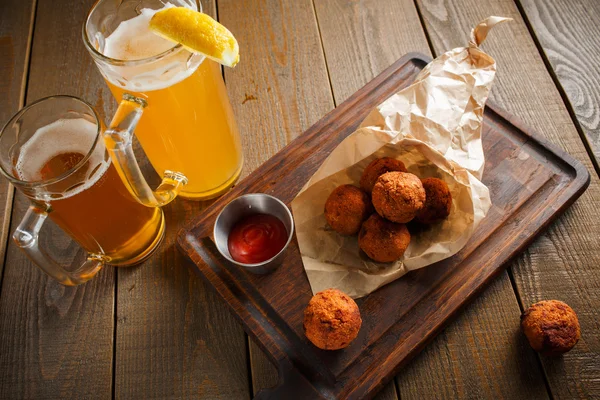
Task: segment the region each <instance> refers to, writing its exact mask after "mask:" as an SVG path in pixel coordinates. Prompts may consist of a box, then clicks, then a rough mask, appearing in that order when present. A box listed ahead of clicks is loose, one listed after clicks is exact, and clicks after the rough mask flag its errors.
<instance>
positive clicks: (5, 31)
mask: <svg viewBox="0 0 600 400" xmlns="http://www.w3.org/2000/svg"><path fill="white" fill-rule="evenodd" d="M34 16H35V0H28V1H19V0H12V1H3V2H2V4H0V54H1V56H0V93H2V96H0V126H4V124H5V123H6V122H8V119H9V118H11V117H12V116H13V115H14V113H16V112H17V111H18V110H19V109H20V108H21V107H23V104H24V103H25V81H26V78H27V69H28V67H29V52H30V49H31V36H32V31H33V19H34ZM13 194H14V188H13V187H12V185H10V184H9V183H8V181H7V180H6V179H4V177H0V210H2V214H1V216H0V285H1V284H2V271H3V269H4V254H5V251H6V245H7V242H8V237H9V234H10V231H9V230H10V215H11V211H12V203H13ZM0 289H1V288H0Z"/></svg>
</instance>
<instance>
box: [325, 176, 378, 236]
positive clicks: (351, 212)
mask: <svg viewBox="0 0 600 400" xmlns="http://www.w3.org/2000/svg"><path fill="white" fill-rule="evenodd" d="M372 212H373V205H372V204H371V199H369V195H368V194H366V193H365V192H363V191H362V190H360V189H359V188H357V187H356V186H352V185H342V186H338V187H337V188H336V189H335V190H334V191H333V192H331V194H330V195H329V198H327V201H326V202H325V219H327V223H328V224H329V226H331V227H332V228H333V230H334V231H336V232H338V233H340V234H342V235H355V234H357V233H358V231H359V230H360V226H361V224H362V222H363V221H364V220H365V219H367V218H368V217H369V215H370V214H371V213H372Z"/></svg>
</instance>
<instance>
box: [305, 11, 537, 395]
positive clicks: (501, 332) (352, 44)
mask: <svg viewBox="0 0 600 400" xmlns="http://www.w3.org/2000/svg"><path fill="white" fill-rule="evenodd" d="M315 7H316V11H317V17H318V20H319V27H320V31H321V35H322V39H323V45H324V48H325V55H326V58H327V64H328V68H329V71H330V76H331V81H332V86H333V92H334V96H335V99H336V102H338V103H339V102H341V101H343V100H344V99H346V98H347V97H348V96H349V95H350V94H352V93H353V92H355V91H356V90H358V89H359V88H360V87H361V86H362V85H364V84H365V83H366V82H368V81H369V80H371V79H372V78H373V77H374V76H375V75H377V74H378V73H379V72H381V71H382V70H383V69H384V68H386V67H387V66H389V65H390V64H391V63H392V62H393V61H395V60H396V59H397V58H399V57H400V56H401V55H403V54H404V53H407V52H410V51H420V52H422V53H425V54H430V49H429V45H428V43H427V39H426V37H425V34H424V32H423V29H422V26H421V23H420V21H419V16H418V14H417V10H416V8H415V5H414V2H413V1H396V0H389V1H388V0H371V1H356V2H348V1H344V0H337V1H329V0H327V1H325V0H315ZM499 280H500V281H501V284H498V283H496V284H494V287H495V288H499V289H496V290H494V291H484V292H483V293H482V294H481V298H479V299H478V300H477V301H476V302H474V304H472V305H469V306H468V307H467V308H466V309H465V311H464V315H461V317H460V318H459V319H457V321H455V322H453V323H452V324H451V325H450V327H449V328H448V329H447V331H445V332H444V334H443V335H441V337H439V338H437V339H435V341H434V345H432V347H431V348H427V350H426V355H423V356H417V361H415V363H416V364H417V365H418V366H416V367H415V366H412V365H411V367H410V368H409V371H410V372H407V375H406V376H405V374H404V373H403V372H401V373H400V374H399V375H398V380H397V383H398V385H399V388H400V393H401V398H404V397H409V398H410V397H417V396H418V397H422V398H438V396H440V393H445V394H446V396H447V397H450V396H448V395H449V394H452V393H455V391H454V388H455V387H456V385H460V384H461V382H460V381H455V380H458V379H460V377H469V378H465V379H469V383H468V385H469V391H470V392H471V393H486V392H487V393H488V394H489V393H490V392H489V389H490V386H489V383H490V378H489V377H488V376H486V375H485V371H490V370H493V371H494V378H493V381H494V382H496V383H498V384H499V385H501V386H502V387H504V388H505V389H504V390H505V392H504V393H505V394H506V393H509V394H511V395H514V396H515V397H514V398H520V397H519V396H518V395H519V394H527V393H531V394H533V397H534V398H543V397H544V396H546V395H547V394H546V389H545V388H544V386H543V380H542V376H541V375H540V373H539V367H538V366H537V365H536V362H535V356H534V354H533V353H532V352H531V351H524V352H518V351H516V350H517V346H516V344H515V343H514V341H512V338H513V327H514V321H518V317H519V314H520V309H519V305H518V303H517V301H516V298H515V295H514V291H513V289H512V287H511V286H510V284H509V277H508V273H506V272H503V273H502V274H501V277H500V278H499ZM498 315H501V316H503V318H501V319H499V318H498V317H497V316H498ZM465 335H469V336H470V337H471V338H473V340H480V339H479V337H480V335H485V337H486V338H489V339H490V342H496V343H504V344H507V346H508V351H507V349H505V348H502V347H491V348H489V349H486V351H487V352H486V353H485V354H478V353H473V352H471V351H469V350H470V347H469V344H470V343H466V344H465V342H464V341H463V338H464V336H465ZM448 347H455V348H456V349H457V351H453V352H451V353H448V351H447V348H448ZM506 354H511V355H517V356H518V358H519V359H520V360H521V363H522V364H523V365H526V366H528V367H530V368H531V373H530V374H525V375H523V377H521V376H520V375H521V374H520V372H519V371H517V370H515V369H514V368H513V365H512V364H511V363H510V362H508V361H507V360H506V359H505V355H506ZM421 358H426V359H427V360H428V361H427V366H425V365H424V364H423V361H418V360H420V359H421ZM499 360H503V361H504V362H503V363H498V361H499ZM454 375H458V376H457V377H454V378H453V379H439V377H442V376H454ZM425 382H428V384H422V383H425ZM462 383H464V382H462ZM530 388H535V389H534V390H533V391H532V390H531V389H530ZM417 389H418V390H417ZM500 393H503V392H502V391H501V392H500ZM464 394H465V395H466V393H464ZM463 397H465V396H463ZM466 397H468V396H466Z"/></svg>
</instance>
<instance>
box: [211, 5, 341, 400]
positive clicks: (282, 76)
mask: <svg viewBox="0 0 600 400" xmlns="http://www.w3.org/2000/svg"><path fill="white" fill-rule="evenodd" d="M218 6H219V13H218V14H219V20H220V22H221V23H222V24H224V25H225V26H227V27H228V28H229V29H230V30H231V31H232V33H233V34H234V35H235V37H236V38H237V40H238V42H239V44H240V59H241V61H240V63H239V64H238V66H236V68H235V69H233V70H231V69H225V81H226V83H227V88H228V91H229V95H230V98H231V102H232V106H233V109H234V112H235V115H236V118H237V122H238V125H239V127H240V131H241V134H242V142H243V149H244V157H245V167H244V171H243V176H246V175H247V174H248V173H250V172H251V171H253V170H254V169H256V168H257V167H258V166H260V165H261V164H262V163H263V162H264V161H266V160H267V159H269V158H270V157H271V156H272V155H273V154H275V153H276V152H277V151H278V150H280V149H281V148H282V147H284V146H285V145H286V144H288V143H289V142H290V141H291V140H292V139H294V138H295V137H296V136H298V135H299V134H300V133H301V132H302V131H304V130H305V129H307V128H308V127H309V126H310V125H312V124H313V123H315V122H316V121H317V120H318V119H319V118H320V117H321V116H323V115H324V114H325V113H327V112H328V111H330V110H331V109H332V108H333V100H332V95H331V90H330V87H329V81H328V78H327V69H326V66H325V60H324V58H323V51H322V48H321V42H320V38H319V32H318V28H317V24H316V21H315V15H314V11H313V6H312V3H311V1H310V0H300V1H274V0H246V1H239V0H220V1H219V2H218ZM249 349H250V354H249V356H250V365H251V376H252V388H253V390H254V394H255V393H256V392H258V391H259V390H260V389H263V388H266V387H270V386H273V385H274V384H275V383H276V382H277V379H278V375H277V371H276V370H275V368H274V367H273V365H272V364H271V363H270V362H269V360H268V359H267V358H266V357H265V356H264V354H263V353H262V351H261V350H260V349H259V348H258V347H257V346H256V344H255V343H254V342H253V341H252V340H250V342H249Z"/></svg>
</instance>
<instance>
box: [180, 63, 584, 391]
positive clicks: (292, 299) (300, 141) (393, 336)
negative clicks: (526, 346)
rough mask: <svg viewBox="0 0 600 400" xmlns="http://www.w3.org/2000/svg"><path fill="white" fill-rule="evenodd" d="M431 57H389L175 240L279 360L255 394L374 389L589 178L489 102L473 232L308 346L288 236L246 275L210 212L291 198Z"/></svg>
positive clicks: (298, 266) (296, 258)
mask: <svg viewBox="0 0 600 400" xmlns="http://www.w3.org/2000/svg"><path fill="white" fill-rule="evenodd" d="M429 61H430V59H429V58H428V57H426V56H423V55H419V54H408V55H406V56H404V57H403V58H401V59H400V60H398V61H397V62H396V63H394V64H393V65H392V66H391V67H389V68H388V69H387V70H385V71H384V72H383V73H382V74H381V75H379V76H378V77H376V78H375V79H374V80H372V81H371V82H369V83H368V84H367V85H366V86H365V87H363V88H362V89H360V90H359V91H358V92H356V93H355V94H354V95H352V96H351V97H350V98H349V99H348V100H347V101H345V102H344V103H343V104H341V105H340V106H339V107H337V108H336V109H335V110H333V111H332V112H330V113H329V114H327V115H326V116H325V117H324V118H323V119H321V120H320V121H319V122H317V123H316V124H315V125H313V126H312V127H311V128H310V129H308V130H307V131H306V132H304V134H302V135H301V136H300V137H298V138H297V139H296V140H294V141H293V142H292V143H290V144H289V145H288V146H287V147H285V148H284V149H283V150H281V151H280V152H279V153H277V154H276V155H275V156H274V157H272V158H271V159H270V160H268V161H267V162H266V163H264V164H263V165H262V166H261V167H260V168H258V169H257V170H256V171H254V173H252V174H251V175H250V176H248V177H247V178H246V179H245V180H243V181H242V182H240V183H239V184H238V185H237V186H236V187H235V188H234V189H233V190H232V191H231V192H229V193H228V194H226V195H225V196H223V197H222V198H221V199H219V200H218V201H217V202H215V203H214V204H213V205H212V206H211V207H210V208H209V209H207V210H206V211H205V212H204V213H203V214H202V215H201V216H200V217H199V218H198V219H196V220H195V221H194V222H193V223H191V224H190V225H189V226H188V227H187V228H186V229H184V230H182V231H181V232H180V234H179V237H178V243H179V246H180V247H181V249H182V250H183V252H184V253H185V254H187V255H188V257H189V258H190V259H191V260H192V261H193V262H194V263H195V265H196V270H197V271H198V272H199V273H200V275H201V276H203V277H204V278H205V279H206V280H207V281H208V282H210V283H211V284H212V285H213V286H214V288H215V289H216V291H217V292H218V293H219V295H220V296H221V297H223V299H224V300H225V301H226V302H227V304H228V305H229V306H230V308H231V310H232V312H233V314H234V315H235V316H236V317H238V318H239V320H240V322H241V323H242V325H243V326H244V329H245V330H246V332H247V333H248V334H249V335H250V336H252V337H253V338H254V340H255V341H256V342H257V343H258V344H259V345H260V346H261V348H262V349H263V350H264V351H265V353H267V354H268V355H269V357H270V358H271V360H272V361H273V362H274V363H275V365H276V366H277V367H278V370H279V384H278V386H276V387H275V388H272V389H267V390H263V391H261V392H259V393H258V395H257V396H256V397H257V398H260V399H288V400H289V399H319V398H325V399H334V398H339V399H348V398H350V399H364V398H370V397H372V396H374V395H375V393H376V392H377V391H378V390H379V389H381V388H382V387H383V385H384V384H385V383H386V382H387V381H388V380H390V379H391V378H392V377H393V376H394V375H395V374H396V373H397V372H398V370H399V369H400V368H401V366H402V365H404V364H405V363H406V362H407V361H408V360H409V359H411V358H412V357H413V356H414V355H415V354H417V353H418V352H419V351H420V350H421V349H423V347H424V346H425V345H426V344H427V343H428V342H429V341H431V340H432V339H433V337H435V335H437V334H438V333H439V332H440V331H441V330H442V329H443V327H444V326H445V325H446V323H447V322H448V321H449V319H450V318H452V317H453V316H454V315H455V314H456V313H457V312H458V311H459V310H460V309H461V307H463V306H464V305H465V304H466V303H467V302H469V301H470V300H472V299H473V297H474V296H476V295H477V294H478V293H479V292H480V291H481V290H482V289H483V288H484V287H485V285H486V284H487V283H489V282H490V280H491V279H493V277H494V276H495V275H497V274H498V273H499V272H500V271H501V270H502V269H503V267H504V266H505V265H506V263H507V261H508V260H509V259H511V258H512V257H514V256H515V255H516V254H518V253H519V252H520V251H522V250H523V249H524V248H525V247H526V246H527V245H528V244H529V243H530V242H531V241H532V240H533V238H534V237H535V236H536V235H537V234H538V233H539V232H540V231H541V230H542V229H544V228H545V227H546V226H547V225H548V224H549V223H550V222H551V221H552V220H554V219H555V218H556V217H557V216H558V215H559V214H560V213H561V212H562V211H564V210H565V209H566V208H567V207H568V206H569V205H570V204H571V203H572V202H573V201H575V199H576V198H577V197H579V196H580V195H581V193H583V191H584V190H585V189H586V187H587V186H588V184H589V180H590V177H589V174H588V172H587V170H586V169H585V168H584V167H583V165H582V164H580V163H579V162H578V161H576V160H574V159H573V158H572V157H570V156H569V155H568V154H566V153H564V152H563V151H561V150H559V149H557V148H555V147H554V146H552V145H551V144H549V143H547V142H546V141H545V140H543V139H540V138H539V137H538V136H536V135H534V134H533V133H532V132H531V131H530V130H528V129H526V128H524V127H523V126H522V125H521V124H520V123H518V122H516V121H515V119H514V118H513V117H511V116H509V115H507V114H506V113H504V112H502V111H500V110H498V109H496V108H495V107H493V106H489V105H488V107H486V110H485V117H484V126H483V146H484V151H485V155H486V165H485V173H484V176H483V182H484V183H485V184H486V185H487V186H488V188H489V189H490V193H491V198H492V203H493V205H492V208H491V209H490V211H489V213H488V215H487V216H486V218H485V219H484V221H483V222H482V223H481V224H480V226H479V227H478V229H477V231H476V232H475V234H474V235H473V237H472V238H471V240H470V241H469V242H468V243H467V245H466V246H465V247H464V249H462V250H461V251H460V252H459V253H458V254H456V255H454V256H453V257H451V258H449V259H446V260H444V261H441V262H439V263H437V264H434V265H431V266H429V267H426V268H423V269H420V270H417V271H413V272H411V273H409V274H407V275H405V276H404V277H402V278H400V279H398V280H396V281H394V282H392V283H390V284H388V285H387V286H384V287H382V288H380V289H379V290H377V291H375V292H374V293H371V294H370V295H368V296H366V297H364V298H361V299H359V300H358V301H357V303H358V305H359V308H360V311H361V316H362V319H363V324H362V328H361V330H360V333H359V335H358V337H357V339H356V340H355V341H354V342H352V344H351V345H350V346H349V347H348V348H346V349H344V350H339V351H324V350H319V349H318V348H316V347H314V346H313V345H312V344H311V343H310V342H309V341H308V340H307V339H306V338H305V337H304V334H303V328H302V319H303V312H304V308H305V307H306V305H307V304H308V301H309V300H310V298H311V296H312V293H311V290H310V286H309V284H308V280H307V278H306V274H305V272H304V268H303V266H302V261H301V258H300V252H299V250H298V244H297V242H296V240H294V241H293V242H292V243H291V245H290V248H289V249H288V251H287V254H286V256H285V259H284V262H283V264H282V266H281V267H280V268H279V269H278V270H276V271H275V272H273V273H271V274H269V275H263V276H258V275H253V274H251V273H248V272H246V271H245V270H243V269H241V268H240V267H237V266H235V265H233V264H231V263H229V262H228V261H227V260H225V259H224V258H223V257H221V256H220V254H219V253H218V251H217V249H216V247H215V246H214V243H213V242H212V240H211V238H210V235H211V233H212V228H213V224H214V220H215V218H216V216H217V214H218V213H219V211H220V210H221V209H222V207H223V206H224V205H226V204H227V203H228V202H229V201H231V200H233V199H234V198H236V197H237V196H239V195H241V194H244V193H253V192H263V193H269V194H271V195H274V196H276V197H278V198H280V199H281V200H282V201H284V202H286V203H287V204H288V205H289V203H290V202H291V201H292V199H293V198H294V197H295V196H296V194H297V193H298V191H299V190H300V189H301V188H302V186H303V185H304V184H305V183H306V182H307V181H308V179H309V178H310V177H311V176H312V174H313V173H314V172H315V171H316V170H317V168H318V167H319V166H320V165H321V163H322V162H323V161H324V160H325V158H326V157H327V156H328V155H329V153H330V152H331V151H332V150H333V149H334V148H335V147H336V146H337V145H338V144H339V143H340V142H341V141H342V140H343V139H344V138H345V137H347V136H348V135H349V134H351V133H352V132H353V131H354V130H355V129H356V127H357V126H358V125H359V124H360V123H361V121H362V120H363V119H364V118H365V117H366V115H367V114H368V113H369V111H370V110H371V109H372V108H373V107H375V106H377V105H378V104H380V103H381V102H383V101H384V100H385V99H386V98H388V97H389V96H390V95H392V94H393V93H395V92H397V91H398V90H400V89H402V88H404V87H406V86H407V85H409V84H410V83H411V82H412V81H413V80H414V79H415V77H416V75H417V74H418V73H419V71H421V69H423V67H424V66H425V65H426V64H427V63H428V62H429ZM518 322H519V321H515V326H516V325H517V324H518Z"/></svg>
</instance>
